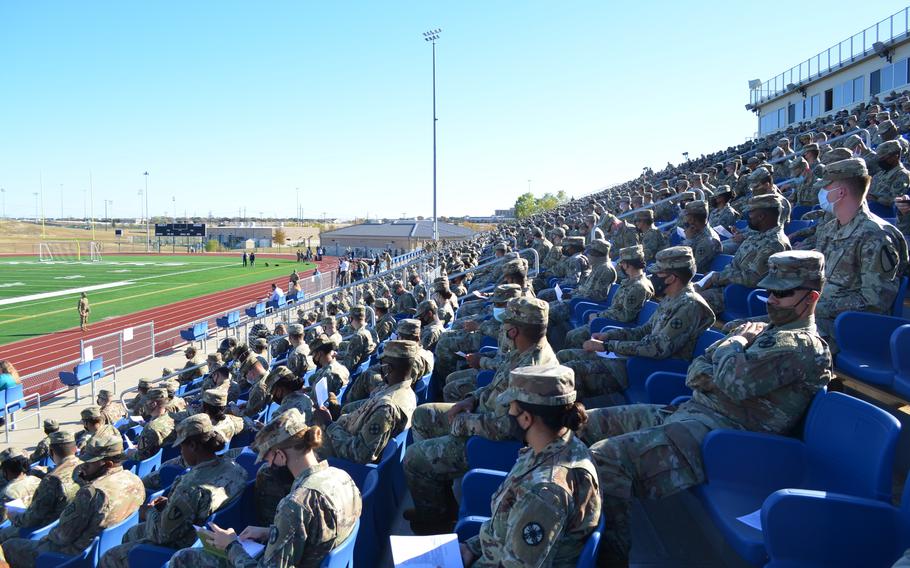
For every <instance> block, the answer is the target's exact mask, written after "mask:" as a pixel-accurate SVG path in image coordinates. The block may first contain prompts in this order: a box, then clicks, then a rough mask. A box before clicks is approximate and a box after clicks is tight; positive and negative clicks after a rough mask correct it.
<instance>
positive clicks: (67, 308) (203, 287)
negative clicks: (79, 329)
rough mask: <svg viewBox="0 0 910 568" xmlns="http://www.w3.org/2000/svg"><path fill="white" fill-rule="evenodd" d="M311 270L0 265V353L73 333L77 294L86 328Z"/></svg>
mask: <svg viewBox="0 0 910 568" xmlns="http://www.w3.org/2000/svg"><path fill="white" fill-rule="evenodd" d="M266 263H268V264H269V266H265V264H266ZM313 266H315V265H313V264H312V263H298V262H294V261H292V260H287V259H273V258H265V257H260V258H259V259H257V262H256V267H255V268H252V269H251V268H245V267H243V266H241V263H240V259H239V257H237V256H179V255H177V256H144V255H143V256H108V257H106V258H105V259H104V260H102V261H99V262H78V261H69V262H67V261H61V262H39V261H38V259H37V258H34V257H0V345H2V344H5V343H10V342H12V341H18V340H20V339H25V338H28V337H34V336H36V335H42V334H45V333H50V332H53V331H59V330H61V329H67V328H71V327H74V326H78V325H79V318H78V315H76V303H77V300H78V297H79V293H80V292H81V291H82V290H84V289H88V290H87V291H86V293H87V294H88V297H89V300H90V301H91V306H92V313H91V320H90V321H91V322H99V321H101V320H104V319H106V318H110V317H113V316H120V315H126V314H130V313H134V312H137V311H140V310H144V309H147V308H153V307H157V306H163V305H166V304H171V303H173V302H179V301H181V300H187V299H190V298H195V297H198V296H202V295H204V294H210V293H212V292H219V291H222V290H228V289H232V288H236V287H238V286H244V285H248V284H254V283H256V282H261V281H263V280H269V279H273V278H280V277H282V276H287V275H289V274H290V273H291V271H292V270H294V269H295V268H296V269H297V270H298V271H299V272H301V273H302V272H303V271H305V270H309V269H311V268H313ZM266 293H267V289H265V288H263V290H262V295H263V296H265V295H266ZM228 307H230V306H225V308H228Z"/></svg>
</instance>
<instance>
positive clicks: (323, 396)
mask: <svg viewBox="0 0 910 568" xmlns="http://www.w3.org/2000/svg"><path fill="white" fill-rule="evenodd" d="M313 390H314V391H316V403H317V404H318V405H319V406H325V403H326V401H327V400H329V384H328V382H327V381H326V380H325V377H322V378H321V379H319V382H317V383H316V384H315V385H314V386H313Z"/></svg>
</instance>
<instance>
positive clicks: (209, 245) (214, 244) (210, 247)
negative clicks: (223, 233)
mask: <svg viewBox="0 0 910 568" xmlns="http://www.w3.org/2000/svg"><path fill="white" fill-rule="evenodd" d="M219 248H221V247H220V245H219V244H218V241H216V240H215V239H209V240H208V241H206V243H205V252H218V249H219Z"/></svg>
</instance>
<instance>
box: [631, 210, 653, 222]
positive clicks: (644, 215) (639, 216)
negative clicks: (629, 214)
mask: <svg viewBox="0 0 910 568" xmlns="http://www.w3.org/2000/svg"><path fill="white" fill-rule="evenodd" d="M635 220H636V221H653V220H654V210H653V209H641V210H639V211H636V212H635Z"/></svg>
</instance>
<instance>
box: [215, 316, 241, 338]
mask: <svg viewBox="0 0 910 568" xmlns="http://www.w3.org/2000/svg"><path fill="white" fill-rule="evenodd" d="M215 324H216V325H217V326H218V327H219V328H221V329H223V330H224V336H225V337H227V332H228V330H231V329H236V328H237V326H239V325H240V310H234V311H233V312H228V313H226V314H224V317H220V318H217V319H216V320H215Z"/></svg>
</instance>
